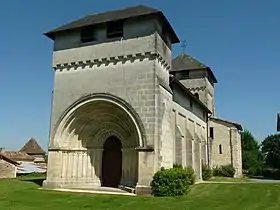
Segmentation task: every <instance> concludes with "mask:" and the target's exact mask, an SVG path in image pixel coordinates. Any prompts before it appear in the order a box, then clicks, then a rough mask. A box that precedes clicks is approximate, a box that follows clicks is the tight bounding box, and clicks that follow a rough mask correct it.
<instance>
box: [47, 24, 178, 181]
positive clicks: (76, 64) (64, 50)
mask: <svg viewBox="0 0 280 210" xmlns="http://www.w3.org/2000/svg"><path fill="white" fill-rule="evenodd" d="M131 27H132V26H131ZM137 30H138V29H137ZM125 33H128V32H125ZM75 36H77V34H76V35H73V37H71V39H70V37H69V40H70V41H69V43H70V44H69V43H68V41H67V39H66V40H64V39H65V36H64V35H63V36H62V37H60V38H58V39H56V41H55V51H54V53H53V67H54V69H55V78H54V90H53V102H52V116H51V128H50V143H49V148H50V151H49V160H48V177H49V179H51V177H53V178H54V179H55V177H56V178H58V177H60V178H61V176H62V175H61V174H62V172H61V168H60V162H61V161H64V160H62V158H63V157H64V156H65V155H62V152H61V151H54V150H55V149H59V150H61V147H62V148H64V146H63V145H62V144H61V141H60V140H59V139H55V128H56V126H57V123H58V121H59V118H60V117H61V116H62V114H63V113H64V112H65V110H66V109H67V108H68V107H69V106H70V105H72V104H73V103H74V102H76V101H77V100H79V99H80V98H82V97H84V96H87V95H89V94H93V93H105V94H107V93H108V94H111V95H114V96H116V97H119V98H120V99H122V100H124V101H126V102H127V103H128V104H130V105H131V106H132V108H133V109H134V111H135V112H136V113H137V115H138V116H139V117H140V120H141V122H142V124H143V127H144V133H143V135H144V137H143V139H144V141H145V142H144V143H145V145H146V146H153V147H154V152H148V153H146V152H140V153H139V154H138V155H139V156H138V158H139V160H140V161H139V174H141V176H139V180H138V184H139V185H149V184H150V181H151V178H152V176H153V174H154V172H155V171H156V170H158V168H159V167H160V166H161V165H162V164H163V165H169V166H170V165H171V163H172V162H173V159H172V158H170V157H163V156H162V155H160V153H162V152H161V149H160V147H161V145H160V144H163V145H164V146H163V151H168V150H171V151H172V150H173V148H170V146H169V145H168V144H170V143H169V141H168V140H167V139H170V138H169V137H168V135H169V136H170V137H171V136H172V135H171V126H169V124H170V117H171V108H170V107H171V105H170V103H171V101H172V96H171V94H170V93H166V91H165V90H163V89H164V88H168V87H169V82H168V78H169V77H168V75H169V73H168V69H170V63H171V51H170V49H169V48H168V47H167V46H166V45H165V43H163V41H162V39H161V37H160V36H159V35H158V34H157V33H152V34H147V35H145V36H143V37H130V38H129V39H126V38H127V37H126V38H125V39H120V40H114V41H111V42H103V43H95V44H92V45H84V46H76V47H75V46H74V43H75V42H77V37H75ZM129 36H130V35H129ZM74 39H75V41H74ZM67 43H68V44H69V45H68V44H67ZM158 80H160V82H159V81H158ZM162 81H163V82H162ZM159 83H160V84H161V85H162V87H164V88H163V89H160V88H159ZM161 117H163V118H162V121H160V119H161ZM168 129H169V131H168ZM67 135H68V134H65V136H60V137H61V139H65V138H68V137H67ZM71 135H72V134H71ZM72 136H73V135H72ZM165 139H166V140H165ZM72 140H75V137H73V138H71V141H72ZM79 140H80V139H76V140H75V141H74V142H73V143H71V148H70V147H69V145H70V144H68V146H65V148H64V149H67V151H68V152H69V153H71V152H72V153H75V154H76V155H77V153H76V151H80V150H81V151H83V150H84V149H85V148H84V146H82V145H81V141H79ZM159 143H160V144H159ZM164 154H168V153H164ZM169 154H170V153H169ZM171 154H172V153H171ZM73 155H74V154H73ZM76 155H74V156H76ZM70 156H71V157H72V155H70ZM171 156H172V155H171ZM75 160H76V159H75ZM75 162H77V161H75ZM78 162H79V161H78ZM79 163H80V162H79ZM73 167H74V166H73ZM63 173H64V172H63ZM63 176H64V175H63ZM66 178H67V177H66Z"/></svg>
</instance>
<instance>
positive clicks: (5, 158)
mask: <svg viewBox="0 0 280 210" xmlns="http://www.w3.org/2000/svg"><path fill="white" fill-rule="evenodd" d="M0 159H3V160H5V161H7V162H9V163H11V164H13V165H19V163H18V162H16V161H14V160H12V159H10V158H9V157H7V156H6V155H5V154H4V153H3V152H0Z"/></svg>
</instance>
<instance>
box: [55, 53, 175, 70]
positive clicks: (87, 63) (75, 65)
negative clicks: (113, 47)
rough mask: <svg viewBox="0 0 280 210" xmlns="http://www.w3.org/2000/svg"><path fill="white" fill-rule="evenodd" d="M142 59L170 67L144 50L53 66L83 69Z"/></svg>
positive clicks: (160, 58) (158, 57)
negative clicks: (155, 61) (143, 51)
mask: <svg viewBox="0 0 280 210" xmlns="http://www.w3.org/2000/svg"><path fill="white" fill-rule="evenodd" d="M144 59H149V60H157V61H158V62H159V63H160V64H161V65H162V66H164V67H165V68H166V69H167V70H170V69H171V66H170V64H169V63H168V62H167V61H166V60H165V59H164V58H163V57H162V56H161V55H160V54H159V53H156V52H145V53H136V54H131V55H120V56H116V57H106V58H98V59H93V60H84V61H75V62H70V63H63V64H57V65H56V66H54V67H53V68H54V70H55V71H64V70H68V71H69V70H70V69H74V70H77V69H78V68H82V69H84V68H85V67H90V68H92V67H94V66H96V67H99V66H101V65H105V66H108V65H109V64H113V65H117V64H118V63H123V64H124V63H126V62H131V63H133V62H134V61H135V60H140V61H143V60H144Z"/></svg>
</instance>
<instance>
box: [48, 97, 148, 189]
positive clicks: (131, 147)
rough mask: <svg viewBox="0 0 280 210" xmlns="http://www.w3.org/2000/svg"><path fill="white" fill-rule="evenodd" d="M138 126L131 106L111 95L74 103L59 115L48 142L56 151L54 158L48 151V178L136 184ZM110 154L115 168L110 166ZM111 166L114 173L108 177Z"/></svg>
mask: <svg viewBox="0 0 280 210" xmlns="http://www.w3.org/2000/svg"><path fill="white" fill-rule="evenodd" d="M140 130H141V128H140V126H139V123H138V121H137V119H136V118H135V116H134V115H133V114H132V112H131V110H129V109H127V107H126V106H125V105H124V104H123V103H121V102H120V101H118V100H115V99H114V98H108V97H98V96H95V97H89V98H87V99H86V100H81V101H80V102H79V103H75V104H74V105H73V106H72V107H71V108H70V109H69V110H67V112H66V113H65V114H64V115H63V116H62V118H61V120H60V121H59V124H58V126H57V127H56V130H55V134H54V136H53V137H52V140H51V144H52V145H51V146H52V147H54V148H59V149H58V151H59V152H58V153H56V154H55V157H54V158H51V156H52V155H51V154H52V153H49V155H50V157H49V164H48V171H52V172H51V173H48V177H47V179H55V180H56V179H60V180H62V181H63V182H65V183H66V182H67V183H71V184H73V183H76V182H78V183H77V184H76V185H77V186H84V184H85V186H86V187H89V186H90V184H89V183H92V185H94V186H101V185H102V184H103V185H106V186H116V185H117V183H118V184H121V185H126V186H135V185H136V184H137V181H138V166H139V164H138V153H137V151H136V150H135V148H136V147H141V146H143V142H142V134H141V131H140ZM113 145H114V149H113ZM112 156H114V157H115V159H114V161H115V162H114V163H115V166H116V168H114V167H113V168H114V169H113V168H109V165H110V166H111V167H112V164H109V160H113V159H112ZM59 162H60V163H59ZM58 165H60V166H61V167H57V166H58ZM113 170H114V171H115V172H116V173H117V175H115V176H114V177H112V176H111V177H110V176H109V173H111V172H112V171H113ZM53 171H55V173H54V172H53ZM51 176H52V177H51ZM111 179H112V180H111ZM71 187H72V185H71ZM73 187H75V186H73Z"/></svg>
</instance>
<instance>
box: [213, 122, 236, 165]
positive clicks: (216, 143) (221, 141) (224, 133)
mask: <svg viewBox="0 0 280 210" xmlns="http://www.w3.org/2000/svg"><path fill="white" fill-rule="evenodd" d="M210 127H213V130H214V138H213V141H212V149H211V150H212V165H213V167H215V166H220V165H227V164H231V142H230V141H231V139H230V128H229V127H227V126H225V125H223V124H220V123H215V122H209V129H210ZM209 133H210V132H209ZM220 147H221V150H222V151H221V154H220Z"/></svg>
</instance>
